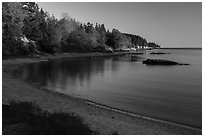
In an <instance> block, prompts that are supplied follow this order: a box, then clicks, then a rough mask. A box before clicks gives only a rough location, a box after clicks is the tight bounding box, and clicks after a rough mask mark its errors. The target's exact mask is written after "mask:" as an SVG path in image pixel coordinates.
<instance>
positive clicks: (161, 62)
mask: <svg viewBox="0 0 204 137" xmlns="http://www.w3.org/2000/svg"><path fill="white" fill-rule="evenodd" d="M142 63H143V64H146V65H189V64H183V63H178V62H175V61H170V60H165V59H146V60H145V61H143V62H142Z"/></svg>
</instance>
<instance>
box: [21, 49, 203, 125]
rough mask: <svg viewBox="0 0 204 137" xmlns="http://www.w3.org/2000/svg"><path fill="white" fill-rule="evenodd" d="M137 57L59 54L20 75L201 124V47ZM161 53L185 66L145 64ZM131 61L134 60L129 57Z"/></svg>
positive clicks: (93, 97) (141, 111) (152, 113)
mask: <svg viewBox="0 0 204 137" xmlns="http://www.w3.org/2000/svg"><path fill="white" fill-rule="evenodd" d="M162 52H168V53H170V54H165V55H150V54H148V52H147V53H146V54H144V55H141V56H139V57H136V56H135V55H133V56H132V57H131V56H130V55H126V56H119V57H97V58H94V59H93V58H92V59H91V58H79V59H58V60H54V61H48V62H40V63H33V64H29V65H25V66H24V67H23V68H22V69H20V70H19V71H18V76H20V77H22V78H23V79H26V80H29V81H32V82H35V83H37V84H39V85H41V86H43V87H45V88H47V89H50V90H55V91H58V92H61V93H64V94H67V95H72V96H74V97H80V98H84V99H89V100H92V101H95V102H98V103H101V104H104V105H108V106H111V107H116V108H119V109H123V110H126V111H130V112H133V113H137V114H142V115H145V116H149V117H153V118H158V119H163V120H168V121H173V122H178V123H182V124H187V125H191V126H195V127H199V128H201V125H202V61H201V59H202V55H201V54H202V51H201V50H187V49H185V50H162ZM146 58H163V59H169V60H173V61H178V62H181V63H188V64H191V65H189V66H147V65H145V64H142V61H143V60H144V59H146ZM133 60H134V61H133Z"/></svg>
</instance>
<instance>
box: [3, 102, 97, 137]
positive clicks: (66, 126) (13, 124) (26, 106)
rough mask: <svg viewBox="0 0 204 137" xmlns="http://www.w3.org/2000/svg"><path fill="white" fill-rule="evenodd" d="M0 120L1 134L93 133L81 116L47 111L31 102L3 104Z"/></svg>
mask: <svg viewBox="0 0 204 137" xmlns="http://www.w3.org/2000/svg"><path fill="white" fill-rule="evenodd" d="M2 121H3V123H2V125H3V134H28V135H89V134H94V132H93V131H92V130H91V129H90V128H89V127H88V126H87V125H86V124H85V123H84V122H83V120H82V118H81V117H79V116H76V115H73V114H69V113H49V112H48V111H43V110H42V109H41V108H40V107H39V106H38V105H36V104H34V103H32V102H14V101H10V103H9V105H3V106H2ZM25 127H26V128H25Z"/></svg>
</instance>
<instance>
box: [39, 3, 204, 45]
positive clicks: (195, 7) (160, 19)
mask: <svg viewBox="0 0 204 137" xmlns="http://www.w3.org/2000/svg"><path fill="white" fill-rule="evenodd" d="M37 4H38V5H39V7H40V8H43V9H44V10H45V11H48V12H49V13H50V14H54V16H55V17H56V18H58V19H59V18H61V17H62V13H67V14H68V15H69V16H70V17H71V18H75V19H76V20H77V21H80V22H82V23H87V22H91V23H93V24H94V25H95V23H99V24H105V27H106V28H107V29H109V30H112V29H113V28H116V29H118V30H120V31H121V32H126V33H132V34H137V35H140V36H142V37H144V38H146V39H147V41H148V42H149V41H153V42H156V43H158V44H160V45H161V46H162V47H201V46H202V3H201V2H197V3H192V2H191V3H187V2H185V3H177V2H174V3H167V2H163V3H161V2H154V3H151V2H146V3H139V2H132V3H130V2H127V3H122V2H117V3H114V2H112V3H110V2H109V3H107V2H106V3H105V2H103V3H99V2H96V3H93V2H84V3H79V2H78V3H73V2H72V3H71V2H55V3H54V2H37Z"/></svg>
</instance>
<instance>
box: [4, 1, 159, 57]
mask: <svg viewBox="0 0 204 137" xmlns="http://www.w3.org/2000/svg"><path fill="white" fill-rule="evenodd" d="M2 46H3V48H2V49H3V50H2V53H3V57H4V56H12V55H15V56H16V55H29V54H35V53H43V52H45V53H56V52H95V51H99V52H113V51H114V50H122V49H127V48H135V49H136V48H138V47H145V46H146V47H151V48H157V47H159V45H157V44H155V43H152V42H151V43H148V42H147V41H146V39H144V38H142V37H140V36H137V35H133V34H126V33H122V32H120V31H119V30H116V29H113V30H112V31H109V30H107V29H106V28H105V25H104V24H96V25H95V26H94V25H93V24H91V23H89V22H88V23H87V24H83V23H81V22H78V21H76V20H75V19H73V18H70V17H69V16H68V15H67V14H63V17H62V18H61V19H56V18H55V17H54V16H53V15H50V14H49V13H48V12H45V11H44V10H43V9H42V8H39V6H38V5H37V4H36V3H35V2H3V3H2Z"/></svg>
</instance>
